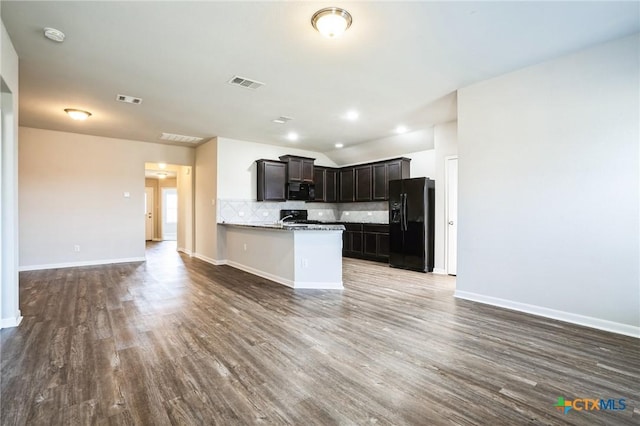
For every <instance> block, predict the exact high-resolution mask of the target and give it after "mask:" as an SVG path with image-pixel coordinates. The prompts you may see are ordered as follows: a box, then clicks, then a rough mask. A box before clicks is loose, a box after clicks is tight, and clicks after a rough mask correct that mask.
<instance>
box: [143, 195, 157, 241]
mask: <svg viewBox="0 0 640 426" xmlns="http://www.w3.org/2000/svg"><path fill="white" fill-rule="evenodd" d="M153 192H154V191H153V187H151V186H145V188H144V239H145V240H146V241H151V240H153V238H154V232H153V231H154V226H153V224H154V214H153V206H154V205H155V203H154V201H153Z"/></svg>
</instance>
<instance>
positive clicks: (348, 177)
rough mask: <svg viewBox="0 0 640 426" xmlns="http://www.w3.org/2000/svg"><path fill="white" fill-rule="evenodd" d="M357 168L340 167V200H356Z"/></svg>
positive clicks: (344, 201)
mask: <svg viewBox="0 0 640 426" xmlns="http://www.w3.org/2000/svg"><path fill="white" fill-rule="evenodd" d="M355 182H356V181H355V169H354V168H353V167H344V168H342V169H340V195H339V197H338V201H339V202H341V203H348V202H350V201H355V190H354V189H355Z"/></svg>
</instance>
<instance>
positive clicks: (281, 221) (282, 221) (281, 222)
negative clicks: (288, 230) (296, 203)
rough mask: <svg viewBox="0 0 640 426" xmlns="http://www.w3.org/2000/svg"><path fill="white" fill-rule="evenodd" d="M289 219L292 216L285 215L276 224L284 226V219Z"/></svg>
mask: <svg viewBox="0 0 640 426" xmlns="http://www.w3.org/2000/svg"><path fill="white" fill-rule="evenodd" d="M290 217H293V215H292V214H288V215H286V216H285V217H283V218H282V219H280V220H279V221H278V223H279V224H280V225H284V220H285V219H289V218H290Z"/></svg>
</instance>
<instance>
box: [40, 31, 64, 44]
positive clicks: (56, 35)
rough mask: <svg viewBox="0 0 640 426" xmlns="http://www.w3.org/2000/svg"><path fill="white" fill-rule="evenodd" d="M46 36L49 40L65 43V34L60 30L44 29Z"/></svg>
mask: <svg viewBox="0 0 640 426" xmlns="http://www.w3.org/2000/svg"><path fill="white" fill-rule="evenodd" d="M44 36H45V37H46V38H48V39H49V40H52V41H55V42H58V43H62V42H63V41H64V37H65V36H64V33H63V32H62V31H60V30H56V29H55V28H49V27H46V28H45V29H44Z"/></svg>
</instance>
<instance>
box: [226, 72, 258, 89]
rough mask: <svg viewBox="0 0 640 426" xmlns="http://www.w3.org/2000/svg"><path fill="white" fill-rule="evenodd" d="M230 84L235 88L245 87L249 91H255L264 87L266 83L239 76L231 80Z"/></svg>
mask: <svg viewBox="0 0 640 426" xmlns="http://www.w3.org/2000/svg"><path fill="white" fill-rule="evenodd" d="M229 84H231V85H233V86H240V87H245V88H247V89H254V90H255V89H257V88H259V87H262V86H264V83H261V82H259V81H256V80H250V79H248V78H244V77H240V76H238V75H236V76H234V77H233V78H232V79H231V80H229Z"/></svg>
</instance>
